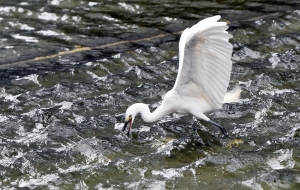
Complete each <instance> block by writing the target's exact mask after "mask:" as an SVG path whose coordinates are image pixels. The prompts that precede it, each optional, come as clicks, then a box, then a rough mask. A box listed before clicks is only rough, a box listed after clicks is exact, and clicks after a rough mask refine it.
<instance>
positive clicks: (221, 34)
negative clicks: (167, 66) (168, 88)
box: [173, 16, 232, 109]
mask: <svg viewBox="0 0 300 190" xmlns="http://www.w3.org/2000/svg"><path fill="white" fill-rule="evenodd" d="M220 18H221V17H220V16H214V17H209V18H207V19H204V20H202V21H200V22H199V23H197V24H196V25H194V26H193V27H191V28H187V29H185V30H184V31H183V33H182V35H181V38H180V42H179V69H178V75H177V78H176V82H175V85H174V88H173V89H174V90H176V91H177V92H178V93H179V94H183V95H187V96H194V97H197V96H202V95H204V96H205V97H206V99H207V100H209V102H210V103H211V105H212V106H213V107H214V108H215V109H219V108H220V107H221V106H222V103H223V99H224V96H225V94H226V91H227V87H228V84H229V79H230V73H231V67H232V62H231V54H232V45H231V44H230V43H229V42H228V40H229V39H230V38H231V37H232V35H231V34H228V32H227V31H226V30H227V29H228V26H227V24H226V22H217V21H218V20H219V19H220ZM187 93H189V94H187ZM195 93H201V94H195Z"/></svg>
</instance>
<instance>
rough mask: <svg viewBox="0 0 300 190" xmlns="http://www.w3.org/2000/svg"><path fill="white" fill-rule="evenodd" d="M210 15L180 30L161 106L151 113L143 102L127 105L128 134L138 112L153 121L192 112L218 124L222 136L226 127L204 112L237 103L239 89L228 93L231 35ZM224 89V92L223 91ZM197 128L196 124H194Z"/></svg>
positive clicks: (193, 114)
mask: <svg viewBox="0 0 300 190" xmlns="http://www.w3.org/2000/svg"><path fill="white" fill-rule="evenodd" d="M220 18H221V17H220V16H219V15H218V16H213V17H209V18H206V19H204V20H201V21H200V22H198V23H197V24H196V25H194V26H192V27H191V28H187V29H185V30H184V31H183V33H182V34H181V37H180V41H179V68H178V74H177V78H176V82H175V85H174V87H173V89H171V90H170V91H169V92H167V93H166V94H165V96H164V98H163V101H162V103H161V105H160V106H159V107H158V108H157V109H156V110H155V111H154V112H153V113H151V112H150V110H149V107H148V106H147V105H146V104H144V103H136V104H133V105H131V106H130V107H128V109H127V110H126V116H125V125H124V127H123V129H122V131H125V129H126V128H127V126H128V133H127V134H128V135H129V131H130V128H131V126H132V123H133V121H134V118H135V116H136V115H137V114H140V115H141V117H142V119H143V120H144V121H145V122H155V121H157V120H159V119H160V118H162V117H164V116H165V115H167V114H170V113H174V112H175V113H179V114H184V115H191V116H195V117H197V118H200V119H202V120H204V121H207V122H209V123H212V124H213V125H215V126H217V127H218V128H219V129H220V130H221V131H222V133H223V134H224V136H228V134H227V132H226V129H225V128H224V127H223V126H222V125H220V124H218V123H216V122H214V121H212V120H210V119H209V118H208V117H207V116H206V115H204V113H206V112H210V111H213V110H216V109H220V108H221V107H222V104H223V103H230V102H236V101H238V99H239V94H240V92H241V90H240V89H239V90H236V91H235V92H227V87H228V85H229V79H230V73H231V67H232V62H231V54H232V44H231V43H229V42H228V40H229V39H230V38H232V35H231V34H228V32H227V31H226V30H227V29H228V26H227V24H226V22H218V20H219V19H220ZM226 92H227V93H226ZM193 130H194V132H195V131H196V127H195V124H194V125H193Z"/></svg>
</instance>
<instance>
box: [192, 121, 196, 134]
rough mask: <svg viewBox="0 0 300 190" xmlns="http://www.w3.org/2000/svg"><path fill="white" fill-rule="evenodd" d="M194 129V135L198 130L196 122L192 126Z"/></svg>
mask: <svg viewBox="0 0 300 190" xmlns="http://www.w3.org/2000/svg"><path fill="white" fill-rule="evenodd" d="M192 127H193V131H194V133H196V131H197V128H196V122H194V124H193V125H192Z"/></svg>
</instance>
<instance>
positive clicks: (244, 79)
mask: <svg viewBox="0 0 300 190" xmlns="http://www.w3.org/2000/svg"><path fill="white" fill-rule="evenodd" d="M216 14H220V15H222V20H224V21H226V22H228V23H229V25H230V28H229V33H231V34H233V36H234V38H233V39H231V42H232V44H233V46H234V51H233V57H232V61H233V70H232V75H231V81H230V85H229V89H232V88H234V87H236V86H240V87H242V90H243V91H242V94H241V103H235V104H225V105H223V108H222V109H221V110H216V111H214V112H212V113H209V114H207V115H208V116H209V117H210V118H211V119H212V120H214V121H216V122H218V123H221V124H222V125H224V126H226V128H227V131H228V133H229V135H230V137H228V138H223V137H222V135H221V134H220V131H219V130H218V129H217V128H216V127H214V126H212V125H211V124H208V123H206V122H203V121H200V120H199V123H198V124H199V126H198V131H197V134H194V135H192V134H191V132H192V127H191V125H190V123H189V121H188V120H187V118H185V117H182V116H180V115H177V114H171V115H168V116H166V117H164V118H163V119H162V120H161V121H158V122H155V123H144V122H143V121H142V120H141V119H140V118H136V120H135V122H134V124H133V130H132V133H131V135H130V136H129V137H127V136H126V134H124V133H122V132H121V131H120V130H121V128H122V127H123V122H124V112H125V111H126V109H127V107H128V106H129V105H131V104H132V103H135V102H144V103H147V104H149V106H150V108H151V110H154V109H155V108H156V107H157V106H159V105H160V103H161V101H162V98H163V96H164V94H165V93H166V92H167V91H168V90H170V89H171V88H172V86H173V84H174V82H175V78H176V76H177V68H178V41H179V37H180V32H181V31H182V30H183V29H185V28H186V27H190V26H192V25H193V24H195V23H197V22H198V21H199V20H201V19H203V18H206V17H208V16H212V15H216ZM299 20H300V3H299V0H291V1H284V0H272V1H267V0H255V1H247V0H232V1H221V0H219V1H192V0H184V1H169V0H161V1H144V0H136V1H122V2H121V1H120V2H119V1H114V0H110V1H109V0H107V1H103V2H102V1H99V2H96V1H94V2H91V1H87V0H66V1H63V0H41V1H34V0H29V1H23V2H22V1H17V0H10V1H5V2H3V1H1V3H0V31H1V32H0V51H1V53H0V57H1V59H0V76H1V81H0V101H1V106H0V111H1V112H0V150H1V154H0V186H1V187H2V189H53V190H54V189H55V190H56V189H214V190H215V189H300V172H299V169H300V149H299V145H300V142H299V138H300V125H299V118H300V111H299V106H300V100H299V93H300V81H299V80H300V79H299V77H300V73H299V69H300V67H299V65H300V33H299V31H300V21H299Z"/></svg>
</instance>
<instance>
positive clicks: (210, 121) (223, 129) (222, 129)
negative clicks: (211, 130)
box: [208, 120, 228, 137]
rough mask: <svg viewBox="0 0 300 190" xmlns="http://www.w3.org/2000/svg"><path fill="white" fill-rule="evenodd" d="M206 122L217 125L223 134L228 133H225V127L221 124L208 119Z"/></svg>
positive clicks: (226, 135)
mask: <svg viewBox="0 0 300 190" xmlns="http://www.w3.org/2000/svg"><path fill="white" fill-rule="evenodd" d="M208 122H209V123H211V124H214V125H215V126H217V127H218V128H219V129H220V130H221V131H222V133H223V134H224V136H225V137H228V134H227V131H226V129H225V127H223V126H222V125H220V124H218V123H216V122H214V121H212V120H209V121H208Z"/></svg>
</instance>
